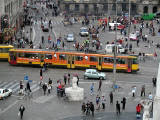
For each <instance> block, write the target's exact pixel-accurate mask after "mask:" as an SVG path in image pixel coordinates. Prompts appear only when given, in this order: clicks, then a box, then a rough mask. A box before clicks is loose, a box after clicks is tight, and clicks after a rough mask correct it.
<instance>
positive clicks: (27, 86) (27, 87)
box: [26, 81, 32, 92]
mask: <svg viewBox="0 0 160 120" xmlns="http://www.w3.org/2000/svg"><path fill="white" fill-rule="evenodd" d="M26 89H27V90H28V91H29V92H32V91H31V88H30V84H29V81H28V82H27V85H26Z"/></svg>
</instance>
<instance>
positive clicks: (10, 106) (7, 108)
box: [0, 100, 18, 114]
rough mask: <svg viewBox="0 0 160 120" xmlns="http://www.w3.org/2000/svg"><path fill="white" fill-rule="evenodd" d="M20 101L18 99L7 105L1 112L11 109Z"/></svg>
mask: <svg viewBox="0 0 160 120" xmlns="http://www.w3.org/2000/svg"><path fill="white" fill-rule="evenodd" d="M17 103H18V100H16V101H15V102H13V103H12V104H10V105H9V106H8V107H6V108H5V109H4V110H1V111H0V114H2V113H4V112H6V111H7V110H9V109H10V108H12V107H13V106H14V105H15V104H17Z"/></svg>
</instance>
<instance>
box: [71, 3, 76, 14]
mask: <svg viewBox="0 0 160 120" xmlns="http://www.w3.org/2000/svg"><path fill="white" fill-rule="evenodd" d="M74 9H75V4H70V11H72V12H73V11H74Z"/></svg>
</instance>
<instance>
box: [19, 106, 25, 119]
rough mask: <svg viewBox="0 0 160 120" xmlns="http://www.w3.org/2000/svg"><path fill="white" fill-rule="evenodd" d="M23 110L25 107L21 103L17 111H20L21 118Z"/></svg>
mask: <svg viewBox="0 0 160 120" xmlns="http://www.w3.org/2000/svg"><path fill="white" fill-rule="evenodd" d="M24 111H25V107H24V106H23V105H21V106H20V108H19V112H20V117H21V119H22V118H23V112H24Z"/></svg>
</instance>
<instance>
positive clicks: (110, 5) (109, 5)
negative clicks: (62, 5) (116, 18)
mask: <svg viewBox="0 0 160 120" xmlns="http://www.w3.org/2000/svg"><path fill="white" fill-rule="evenodd" d="M111 13H112V4H111V3H108V15H109V16H110V14H111Z"/></svg>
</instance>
